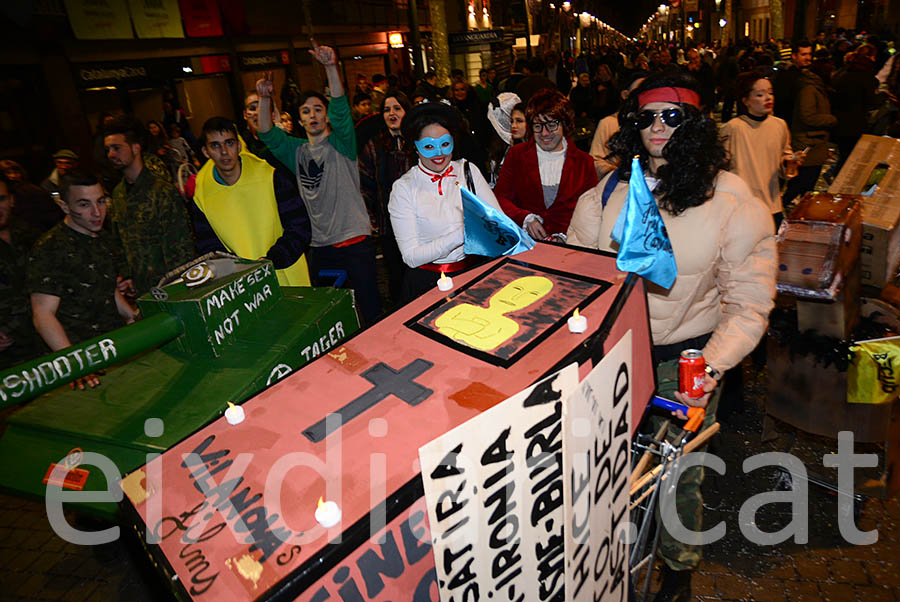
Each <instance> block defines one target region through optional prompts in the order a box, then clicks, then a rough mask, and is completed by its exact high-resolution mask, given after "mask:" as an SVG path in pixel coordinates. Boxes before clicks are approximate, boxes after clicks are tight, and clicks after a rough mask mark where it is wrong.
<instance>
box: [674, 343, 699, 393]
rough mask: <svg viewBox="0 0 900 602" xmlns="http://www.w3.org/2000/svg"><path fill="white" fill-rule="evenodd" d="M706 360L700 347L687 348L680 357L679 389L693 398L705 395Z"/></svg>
mask: <svg viewBox="0 0 900 602" xmlns="http://www.w3.org/2000/svg"><path fill="white" fill-rule="evenodd" d="M705 380H706V360H705V359H703V352H702V351H700V350H699V349H685V350H684V351H682V352H681V357H680V358H678V390H679V391H681V392H682V394H684V395H687V396H688V397H691V398H693V399H699V398H701V397H703V382H704V381H705Z"/></svg>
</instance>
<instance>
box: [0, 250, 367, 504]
mask: <svg viewBox="0 0 900 602" xmlns="http://www.w3.org/2000/svg"><path fill="white" fill-rule="evenodd" d="M174 273H175V274H176V275H175V276H172V277H170V278H168V279H163V283H161V285H160V286H159V287H155V288H154V289H153V290H152V291H151V294H147V295H144V296H143V297H141V298H140V299H139V300H138V305H139V307H140V309H141V312H142V314H143V316H144V317H143V319H141V320H140V321H138V322H136V323H134V324H132V325H130V326H125V327H123V328H120V329H118V330H114V331H112V332H109V333H106V334H104V335H101V336H99V337H96V338H93V339H90V340H88V341H84V342H82V343H79V344H77V345H73V346H71V347H69V348H67V349H64V350H61V351H58V352H56V353H52V354H50V355H46V356H44V357H41V358H38V359H36V360H33V361H31V362H28V363H25V364H22V365H19V366H16V367H15V368H12V369H9V370H7V371H5V372H2V373H0V408H3V407H8V406H12V405H14V404H21V403H23V402H26V401H28V400H31V399H34V398H37V399H35V400H34V401H32V402H31V403H29V404H27V405H25V406H24V407H22V408H21V409H19V410H18V411H16V412H14V413H13V414H11V415H10V416H9V417H8V418H7V424H6V429H5V431H4V432H3V434H2V437H0V457H3V458H5V459H6V461H5V462H3V463H2V464H0V487H3V488H5V489H8V490H12V491H16V492H20V493H24V494H27V495H35V496H44V495H45V492H46V490H47V484H48V483H55V484H58V485H60V486H61V487H62V488H63V490H66V491H69V490H71V491H83V492H88V491H92V492H107V491H110V492H114V493H100V494H94V495H95V496H96V495H99V499H97V500H90V501H81V502H76V503H75V504H74V507H76V508H77V509H79V510H84V511H89V512H92V513H95V514H100V515H102V516H105V517H107V518H113V517H115V515H116V512H117V504H116V502H117V498H121V495H117V494H118V493H119V488H118V486H117V485H116V482H117V480H118V479H119V478H120V477H121V475H124V474H125V473H127V472H129V471H131V470H133V469H134V468H136V467H138V466H140V465H142V464H144V463H145V462H147V460H148V458H151V457H153V455H154V454H158V453H160V452H163V451H165V450H166V449H168V448H170V447H171V446H173V445H175V444H176V443H178V442H179V441H181V440H182V439H184V438H185V437H187V436H189V435H190V434H191V433H193V432H195V431H196V430H197V429H199V428H201V427H203V426H204V425H206V424H208V423H209V422H211V421H213V420H216V419H217V418H220V417H221V416H222V414H223V412H224V411H225V410H226V409H227V408H228V402H234V403H236V404H240V403H241V402H243V401H244V400H246V399H248V398H250V397H251V396H253V395H255V394H256V393H258V392H260V391H261V390H263V389H265V388H266V387H267V386H269V385H271V384H273V383H275V382H276V381H278V380H280V379H282V378H284V377H285V376H287V375H288V374H290V373H291V372H292V371H294V370H295V369H297V368H299V367H300V366H302V365H304V364H306V363H307V362H309V361H310V360H312V359H313V358H315V357H317V356H319V355H321V354H323V353H326V352H327V351H328V350H329V349H332V348H334V347H335V346H337V345H338V344H339V343H340V341H341V340H342V339H344V338H345V337H347V336H349V335H351V334H352V333H354V332H355V331H356V330H357V329H358V328H359V320H358V318H357V314H356V310H355V308H354V302H353V296H352V292H351V291H349V290H341V289H334V288H310V287H285V288H283V289H282V288H281V287H280V286H279V284H278V280H277V278H276V275H275V270H274V268H273V266H272V264H271V262H269V261H267V260H261V261H248V260H243V259H238V258H236V257H232V256H230V255H225V254H224V253H217V254H211V255H208V256H205V257H203V258H200V259H198V260H195V261H194V262H191V263H190V264H188V265H187V266H184V267H183V268H181V269H179V270H176V271H175V272H174ZM104 369H105V370H106V373H105V375H102V376H101V377H100V381H101V382H100V385H99V386H98V387H96V388H95V389H87V390H83V391H80V390H72V389H71V388H70V387H68V386H64V385H65V384H66V383H69V382H71V381H73V380H75V379H77V378H79V377H82V376H85V375H87V374H90V373H95V372H97V371H98V370H104ZM87 452H93V453H96V454H101V455H103V456H105V457H107V458H109V459H110V460H111V461H112V465H111V466H110V465H107V467H106V468H105V469H102V468H101V467H100V466H98V465H97V464H96V463H88V462H87V461H86V460H85V462H84V466H81V467H79V466H78V465H79V464H80V462H81V460H82V459H83V458H84V454H85V453H87ZM89 457H90V456H89ZM58 464H59V465H61V466H62V468H61V469H57V470H55V471H54V468H55V467H56V466H57V465H58ZM68 496H69V497H70V499H71V494H68ZM81 497H82V498H88V497H90V496H89V495H87V494H83V495H81Z"/></svg>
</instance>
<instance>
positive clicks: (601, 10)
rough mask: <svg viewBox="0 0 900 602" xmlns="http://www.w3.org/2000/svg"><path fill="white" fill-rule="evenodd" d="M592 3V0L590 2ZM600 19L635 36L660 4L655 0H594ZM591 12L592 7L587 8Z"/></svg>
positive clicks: (596, 13)
mask: <svg viewBox="0 0 900 602" xmlns="http://www.w3.org/2000/svg"><path fill="white" fill-rule="evenodd" d="M588 5H590V0H589V2H588ZM594 6H596V12H594V13H593V14H594V15H596V16H597V18H598V19H600V20H601V21H604V22H605V23H608V24H610V25H612V26H613V27H615V28H616V29H618V30H619V31H620V32H622V33H623V34H625V35H626V36H634V35H635V34H637V32H638V29H640V27H641V25H643V24H644V22H645V21H646V20H647V17H649V16H650V14H651V13H652V12H653V11H654V10H656V7H657V6H659V1H654V0H624V1H623V0H594ZM587 10H588V12H591V10H590V8H588V9H587Z"/></svg>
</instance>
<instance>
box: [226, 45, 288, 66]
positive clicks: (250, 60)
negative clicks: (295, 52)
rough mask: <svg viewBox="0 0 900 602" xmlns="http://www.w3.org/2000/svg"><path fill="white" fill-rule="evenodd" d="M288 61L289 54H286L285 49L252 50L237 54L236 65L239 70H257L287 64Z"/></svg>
mask: <svg viewBox="0 0 900 602" xmlns="http://www.w3.org/2000/svg"><path fill="white" fill-rule="evenodd" d="M289 62H290V56H289V55H288V51H287V50H274V51H270V52H254V53H250V54H239V55H238V66H239V67H240V69H241V71H259V70H260V69H270V68H272V67H281V66H283V65H287V64H288V63H289Z"/></svg>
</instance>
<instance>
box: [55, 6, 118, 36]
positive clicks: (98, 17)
mask: <svg viewBox="0 0 900 602" xmlns="http://www.w3.org/2000/svg"><path fill="white" fill-rule="evenodd" d="M65 4H66V13H68V15H69V24H70V25H71V26H72V31H73V32H74V33H75V37H76V38H78V39H79V40H121V39H127V38H133V37H134V33H133V32H132V30H131V19H130V18H129V16H128V4H127V3H126V1H125V0H109V1H108V2H102V3H101V2H91V1H90V0H65Z"/></svg>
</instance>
